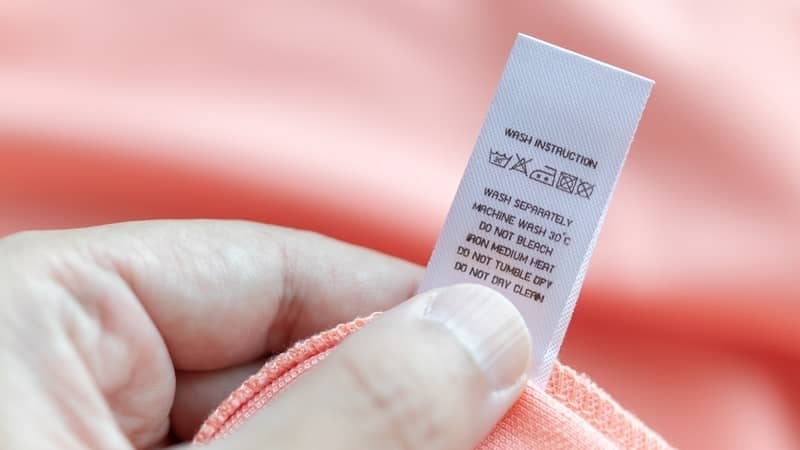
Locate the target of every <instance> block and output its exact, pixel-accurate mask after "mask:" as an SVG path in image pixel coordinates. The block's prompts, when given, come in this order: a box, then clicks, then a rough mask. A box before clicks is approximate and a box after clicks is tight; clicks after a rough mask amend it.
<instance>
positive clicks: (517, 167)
mask: <svg viewBox="0 0 800 450" xmlns="http://www.w3.org/2000/svg"><path fill="white" fill-rule="evenodd" d="M514 156H516V157H517V162H515V163H514V165H512V166H511V168H510V169H508V170H514V171H517V172H522V173H524V174H525V176H527V175H528V163H529V162H531V161H533V158H523V157H522V156H519V155H518V154H516V153H514Z"/></svg>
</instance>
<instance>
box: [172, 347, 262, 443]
mask: <svg viewBox="0 0 800 450" xmlns="http://www.w3.org/2000/svg"><path fill="white" fill-rule="evenodd" d="M263 365H264V360H263V359H261V360H258V361H256V362H251V363H246V364H241V365H238V366H234V367H227V368H225V369H219V370H211V371H201V372H187V371H179V372H177V373H176V374H175V378H176V385H175V401H174V403H173V405H172V411H171V412H170V424H171V426H172V431H173V433H175V435H176V436H177V437H179V438H181V439H182V440H191V439H192V436H194V433H195V432H197V429H198V428H200V425H201V424H202V423H203V421H204V420H205V419H206V418H207V417H208V415H209V414H211V413H212V412H213V411H214V408H216V407H217V406H218V405H219V404H220V403H222V401H223V400H225V398H226V397H228V395H230V393H231V392H233V391H234V390H235V389H236V388H237V387H239V385H241V384H242V383H243V382H244V380H246V379H247V378H248V377H250V376H251V375H253V374H254V373H256V372H258V369H260V368H261V366H263Z"/></svg>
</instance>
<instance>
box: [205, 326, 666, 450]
mask: <svg viewBox="0 0 800 450" xmlns="http://www.w3.org/2000/svg"><path fill="white" fill-rule="evenodd" d="M372 317H374V315H373V316H370V317H369V318H365V319H355V320H353V321H352V322H350V323H345V324H341V325H339V326H337V327H335V328H333V329H331V330H328V331H325V332H323V333H320V334H318V335H316V336H313V337H311V338H309V339H306V340H304V341H302V342H298V343H297V344H295V345H294V346H293V347H291V348H290V349H289V350H287V351H286V352H284V353H282V354H280V355H278V356H276V357H274V358H273V359H271V360H270V361H268V362H267V363H266V364H265V365H264V367H262V368H261V370H259V371H258V373H256V374H255V375H253V376H251V377H250V378H248V379H247V380H246V381H245V382H244V383H243V384H242V385H241V386H240V387H239V388H238V389H236V390H235V391H234V392H233V393H231V395H230V396H228V398H227V399H226V400H225V401H223V402H222V404H221V405H220V406H219V407H217V409H216V410H215V411H214V412H213V413H212V414H211V416H209V418H208V419H207V420H206V422H205V423H204V424H203V425H202V426H201V427H200V430H199V431H198V432H197V435H196V436H195V438H194V442H195V444H205V443H208V442H211V441H213V440H215V439H219V438H221V437H223V436H225V435H226V434H228V433H231V432H233V431H235V430H236V428H238V427H239V426H241V425H242V424H243V423H245V422H246V421H247V420H248V419H249V418H250V417H252V415H253V414H255V413H256V412H257V411H258V410H259V409H261V408H264V407H269V402H270V401H272V399H274V398H275V397H276V396H278V395H280V394H281V393H282V392H283V391H285V390H286V389H290V387H291V384H292V382H293V381H294V380H296V379H297V378H298V377H300V376H302V375H303V374H304V373H305V372H307V371H309V370H312V369H313V368H314V366H316V365H317V363H319V362H320V361H321V360H323V359H325V357H326V356H327V355H328V354H329V353H330V352H331V351H332V350H333V349H334V347H335V346H336V345H338V344H339V343H340V342H342V340H344V339H346V338H347V337H348V336H349V335H351V334H352V333H354V332H356V331H358V329H360V328H361V327H363V326H365V325H367V324H368V322H369V320H370V319H371V318H372ZM539 448H548V449H554V448H562V449H586V450H590V449H615V448H621V449H648V450H668V449H670V448H671V447H670V446H669V445H668V444H667V443H666V442H664V440H663V439H662V438H661V437H660V436H658V434H656V433H654V432H653V431H651V430H649V429H648V428H647V427H646V426H644V425H643V424H642V423H641V422H640V421H639V420H638V419H636V417H634V416H632V415H631V414H630V413H628V412H627V411H625V410H624V409H622V408H621V407H620V406H619V405H618V404H617V403H616V402H615V401H614V400H612V399H611V397H609V396H608V394H606V393H605V392H603V390H602V389H600V388H598V387H597V386H596V385H595V384H594V383H592V382H591V380H589V378H587V377H586V376H583V375H578V374H577V373H576V372H575V371H574V370H572V369H570V368H568V367H566V366H563V365H561V364H560V363H556V365H555V366H554V368H553V373H552V375H551V377H550V381H549V383H548V385H547V389H546V392H543V391H541V390H539V389H536V388H535V387H533V385H528V386H527V387H526V389H525V391H524V392H523V394H522V396H521V397H520V399H519V400H518V401H517V402H516V403H515V404H514V406H513V407H512V408H511V409H510V410H509V411H508V413H507V414H506V415H505V417H503V419H502V420H501V421H500V423H499V424H497V427H495V429H494V430H493V431H492V432H491V433H490V434H489V436H487V437H486V438H485V439H484V441H483V442H481V444H480V445H479V446H478V449H479V450H532V449H539Z"/></svg>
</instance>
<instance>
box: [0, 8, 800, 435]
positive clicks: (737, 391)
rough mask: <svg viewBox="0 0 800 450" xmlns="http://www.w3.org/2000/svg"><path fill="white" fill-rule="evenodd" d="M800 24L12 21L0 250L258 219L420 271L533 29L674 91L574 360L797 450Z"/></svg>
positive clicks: (640, 412)
mask: <svg viewBox="0 0 800 450" xmlns="http://www.w3.org/2000/svg"><path fill="white" fill-rule="evenodd" d="M798 8H800V7H799V6H798V3H797V2H796V1H789V0H784V1H779V0H778V1H761V2H727V3H724V4H723V3H719V2H710V1H691V2H668V3H663V4H654V3H652V2H625V1H621V0H611V1H603V2H599V1H592V0H566V1H562V2H531V1H512V2H504V3H503V5H502V6H500V5H498V4H497V3H496V2H488V1H486V2H470V3H465V2H458V1H447V0H444V1H436V2H423V1H395V2H386V3H380V4H377V3H375V2H358V1H350V0H346V1H339V2H313V1H312V2H303V3H302V4H300V5H298V4H297V2H275V3H274V4H270V3H268V2H236V3H235V4H230V3H225V4H223V3H219V2H208V1H192V2H185V1H175V0H168V1H140V2H122V1H107V0H106V1H99V0H78V1H73V2H69V3H65V2H57V1H48V0H39V1H18V2H13V1H9V2H3V3H2V5H0V233H9V232H12V231H16V230H21V229H25V228H50V227H71V226H80V225H89V224H96V223H102V222H109V221H118V220H126V219H140V218H153V217H198V216H203V217H239V218H249V219H254V220H261V221H267V222H276V223H280V224H285V225H291V226H299V227H306V228H312V229H315V230H318V231H321V232H324V233H328V234H332V235H334V236H337V237H340V238H343V239H346V240H348V241H352V242H356V243H359V244H363V245H367V246H371V247H374V248H377V249H380V250H383V251H387V252H390V253H393V254H396V255H399V256H402V257H405V258H408V259H411V260H414V261H417V262H419V263H424V262H425V261H426V259H427V256H428V254H429V252H430V249H431V246H432V244H433V242H434V241H435V238H436V235H437V233H438V230H439V227H440V226H441V223H442V221H443V219H444V215H445V214H446V212H447V208H448V206H449V203H450V201H451V199H452V196H453V194H454V192H455V189H456V187H457V184H458V180H459V177H460V175H461V171H462V170H463V167H464V165H465V163H466V160H467V156H468V154H469V152H470V151H471V148H472V145H473V143H474V141H475V137H476V133H477V131H478V129H479V127H480V124H481V122H482V120H483V116H484V114H485V112H486V110H487V107H488V104H489V102H490V100H491V96H492V93H493V92H494V88H495V85H496V83H497V80H498V78H499V75H500V71H501V69H502V67H503V63H504V61H505V58H506V55H507V53H508V50H509V48H510V46H511V44H512V42H513V39H514V36H515V33H516V32H525V33H528V34H531V35H533V36H536V37H539V38H542V39H545V40H547V41H550V42H553V43H556V44H558V45H561V46H564V47H567V48H570V49H573V50H576V51H578V52H581V53H584V54H587V55H590V56H592V57H595V58H598V59H601V60H603V61H607V62H609V63H612V64H615V65H618V66H621V67H623V68H627V69H630V70H632V71H635V72H637V73H641V74H643V75H645V76H648V77H650V78H653V79H655V80H656V81H657V84H656V86H655V90H654V91H653V96H652V97H651V100H650V103H649V104H648V107H647V110H646V111H645V114H644V117H643V119H642V122H641V125H640V128H639V131H638V133H637V136H636V141H635V142H634V143H633V147H632V149H631V155H630V158H629V161H628V164H627V166H626V168H625V170H624V171H623V175H622V178H621V180H620V184H619V189H618V190H617V193H616V195H615V196H614V199H613V201H612V205H611V210H610V211H609V216H608V219H607V221H606V225H605V227H604V229H603V233H602V235H601V237H600V241H599V243H598V248H597V251H596V252H595V257H594V260H593V262H592V265H591V267H590V270H589V274H588V279H587V282H586V286H585V289H584V293H583V295H582V298H581V300H580V301H579V302H578V306H577V309H576V312H575V319H574V321H573V323H572V325H571V327H570V330H569V332H568V333H567V337H566V341H565V345H564V348H563V350H562V354H561V359H562V361H564V362H566V363H568V364H569V365H571V366H572V367H575V368H577V369H579V370H580V371H582V372H587V373H590V374H591V375H592V378H593V379H594V380H596V381H597V382H598V383H599V384H600V385H602V386H603V387H604V388H605V389H606V390H607V391H608V392H610V393H611V394H612V395H614V397H615V398H616V399H618V400H619V401H620V402H621V403H622V404H623V405H625V406H626V408H628V409H629V410H631V411H633V412H635V413H636V415H637V416H638V417H641V418H642V419H643V420H644V421H645V422H646V423H647V424H649V425H651V426H652V427H653V428H654V429H656V430H658V431H659V433H661V434H662V435H663V436H665V437H666V439H667V440H668V441H669V442H671V443H673V444H675V445H677V446H679V447H682V448H726V449H750V448H771V449H795V448H799V447H800V428H798V427H797V426H796V424H797V423H799V422H800V386H798V383H797V379H798V376H799V375H800V363H798V361H800V327H798V326H797V324H796V322H797V317H798V316H799V315H800V302H798V301H797V300H798V298H800V284H798V283H797V279H798V277H797V267H800V234H798V232H797V230H798V229H800V181H799V180H800V178H798V176H797V171H798V169H800V152H798V151H797V150H798V148H800V127H798V125H797V118H798V117H800V110H798V108H800V106H798V105H800V89H798V87H797V80H798V79H800V58H798V57H797V55H798V54H800V23H798V17H799V16H800V11H799V10H798ZM698 424H702V425H703V431H702V433H699V432H697V427H698Z"/></svg>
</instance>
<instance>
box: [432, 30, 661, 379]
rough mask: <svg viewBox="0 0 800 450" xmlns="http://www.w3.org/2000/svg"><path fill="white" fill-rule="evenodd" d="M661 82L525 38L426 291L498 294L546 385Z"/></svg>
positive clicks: (484, 130)
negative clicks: (518, 323)
mask: <svg viewBox="0 0 800 450" xmlns="http://www.w3.org/2000/svg"><path fill="white" fill-rule="evenodd" d="M652 86H653V82H652V81H651V80H648V79H646V78H643V77H641V76H638V75H635V74H632V73H630V72H626V71H624V70H621V69H618V68H616V67H612V66H609V65H608V64H604V63H601V62H599V61H595V60H593V59H590V58H587V57H584V56H581V55H578V54H576V53H574V52H571V51H568V50H564V49H562V48H559V47H556V46H554V45H551V44H548V43H546V42H542V41H540V40H537V39H534V38H531V37H529V36H525V35H521V34H520V35H518V36H517V40H516V42H515V44H514V47H513V48H512V50H511V55H510V56H509V59H508V62H507V63H506V67H505V70H504V71H503V77H502V79H501V80H500V85H499V86H498V87H497V92H496V93H495V97H494V100H493V101H492V104H491V106H490V108H489V113H488V115H487V116H486V120H485V121H484V123H483V128H482V129H481V132H480V135H479V136H478V141H477V143H476V144H475V147H474V149H473V152H472V156H471V157H470V160H469V163H468V165H467V168H466V171H465V173H464V177H463V178H462V180H461V184H460V186H459V188H458V192H457V194H456V198H455V200H454V201H453V204H452V206H451V208H450V212H449V214H448V216H447V220H446V222H445V224H444V228H443V229H442V232H441V235H440V236H439V240H438V241H437V243H436V247H435V249H434V251H433V255H432V256H431V260H430V262H429V264H428V269H427V271H426V273H425V278H424V280H423V282H422V284H421V286H420V291H425V290H428V289H432V288H435V287H440V286H446V285H450V284H454V283H464V282H470V283H478V284H483V285H486V286H489V287H492V288H494V289H496V290H498V291H500V292H501V293H502V294H504V295H505V296H506V297H508V298H509V299H511V301H512V302H514V304H515V305H516V307H517V308H519V310H520V312H521V313H522V316H523V317H524V318H525V322H526V323H527V325H528V328H529V329H530V333H531V337H532V340H533V353H534V354H533V361H534V363H533V367H532V371H531V379H532V380H533V381H534V382H535V383H536V384H537V385H539V386H541V387H544V386H545V385H546V384H547V380H548V378H549V376H550V370H551V368H552V365H553V362H554V361H555V359H556V356H557V355H558V350H559V348H560V347H561V341H562V340H563V338H564V333H565V331H566V329H567V325H568V324H569V320H570V318H571V316H572V310H573V309H574V307H575V301H576V300H577V298H578V293H579V292H580V289H581V285H582V284H583V279H584V276H585V274H586V269H587V267H588V264H589V259H590V257H591V255H592V251H593V249H594V245H595V242H596V240H597V236H598V233H599V231H600V227H601V225H602V222H603V219H604V217H605V214H606V210H607V208H608V202H609V199H610V197H611V192H612V191H613V190H614V186H615V185H616V182H617V177H618V176H619V173H620V169H621V168H622V164H623V162H624V161H625V156H626V154H627V153H628V147H629V145H630V142H631V140H632V139H633V134H634V132H635V131H636V127H637V125H638V123H639V118H640V117H641V114H642V111H643V109H644V106H645V103H646V102H647V98H648V96H649V95H650V89H651V88H652Z"/></svg>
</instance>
